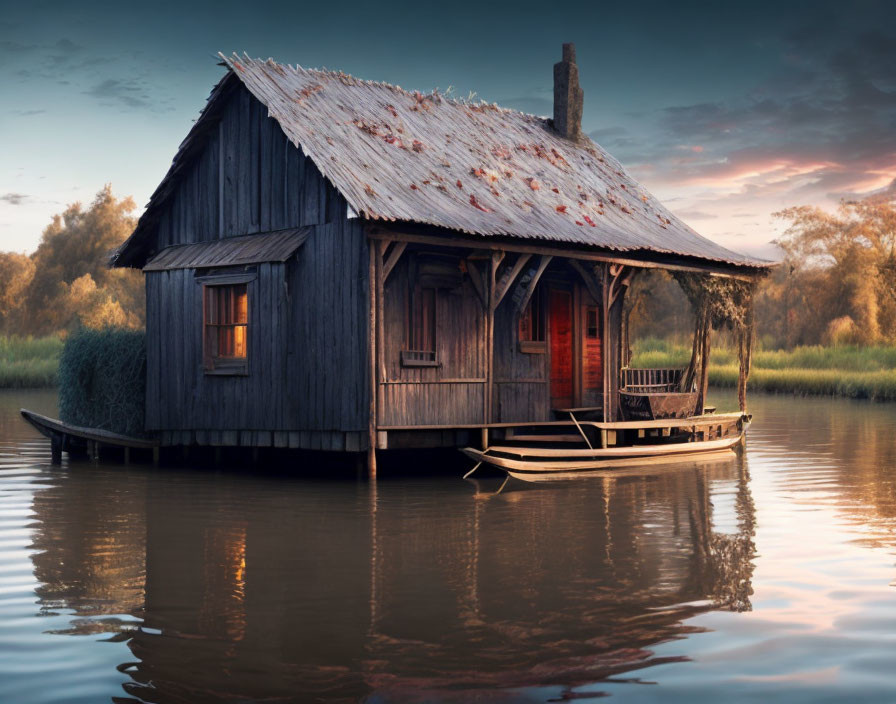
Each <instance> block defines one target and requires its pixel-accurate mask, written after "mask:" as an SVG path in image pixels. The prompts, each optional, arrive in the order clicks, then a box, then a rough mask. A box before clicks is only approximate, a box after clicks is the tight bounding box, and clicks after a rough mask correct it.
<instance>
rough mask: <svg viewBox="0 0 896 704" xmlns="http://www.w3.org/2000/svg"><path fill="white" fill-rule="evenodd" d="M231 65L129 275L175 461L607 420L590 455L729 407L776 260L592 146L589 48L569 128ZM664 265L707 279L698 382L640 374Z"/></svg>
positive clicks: (567, 65) (428, 442) (694, 368)
mask: <svg viewBox="0 0 896 704" xmlns="http://www.w3.org/2000/svg"><path fill="white" fill-rule="evenodd" d="M222 59H223V61H224V63H225V64H226V68H227V73H226V75H225V76H224V78H223V79H222V80H221V81H220V82H219V83H218V85H217V86H216V87H215V88H214V90H213V91H212V94H211V96H210V98H209V100H208V104H207V106H206V107H205V109H204V110H203V112H202V114H201V116H200V117H199V119H198V120H197V121H196V123H195V125H194V126H193V128H192V130H191V131H190V133H189V134H188V136H187V138H186V139H185V140H184V142H183V144H182V145H181V147H180V150H179V151H178V153H177V154H176V156H175V158H174V162H173V164H172V166H171V169H170V171H169V172H168V174H167V175H166V176H165V178H164V180H163V181H162V183H161V185H160V186H159V187H158V189H157V190H156V191H155V193H154V194H153V196H152V198H151V200H150V202H149V205H148V207H147V210H146V212H145V213H144V215H143V216H142V217H141V219H140V221H139V223H138V225H137V228H136V230H135V231H134V233H133V235H132V236H131V237H130V238H129V239H128V240H127V241H126V242H125V243H124V244H123V245H122V246H121V247H120V248H119V250H118V251H117V252H116V253H115V254H114V255H113V260H112V265H113V266H117V267H136V268H141V269H142V270H143V271H144V273H145V277H146V294H147V296H146V305H147V316H146V318H147V329H146V331H147V347H148V350H147V396H146V428H147V431H150V432H152V433H153V434H155V435H156V436H157V437H158V438H159V440H160V442H161V444H162V445H163V446H184V445H216V446H274V447H290V448H308V449H320V450H336V451H348V452H368V451H369V453H370V454H369V457H370V458H371V459H372V460H373V461H374V462H375V453H374V452H373V451H374V450H375V449H388V448H399V447H438V446H463V445H468V444H470V445H477V446H478V445H479V444H480V443H483V442H484V444H485V445H486V446H487V445H488V444H489V443H490V442H491V441H492V440H493V439H494V438H495V437H498V438H504V439H507V440H508V441H509V440H511V439H512V436H513V435H514V433H516V434H517V436H518V435H521V434H524V433H523V432H521V431H520V428H525V427H527V426H525V425H524V424H526V423H529V424H536V423H538V424H545V423H549V422H551V421H555V420H565V421H566V422H569V420H570V418H566V415H565V414H568V415H570V416H571V418H572V421H573V422H575V421H576V420H582V419H589V420H590V421H592V422H593V423H596V424H593V425H592V426H589V427H591V430H587V431H582V429H581V428H579V431H578V432H583V433H584V436H585V437H587V436H588V433H591V432H593V433H594V434H595V435H594V436H593V442H588V445H589V447H591V446H592V445H593V444H594V445H596V444H598V443H600V446H601V447H612V446H613V444H614V443H621V442H622V437H623V435H624V431H630V430H638V434H637V436H636V437H644V436H645V435H650V434H651V432H652V430H651V428H652V429H653V430H657V435H658V437H661V438H662V437H665V436H668V435H669V434H670V432H671V431H670V428H671V427H672V426H669V425H668V424H667V425H666V426H663V427H660V426H655V427H654V426H644V427H642V428H640V429H636V428H635V427H634V426H625V425H624V423H626V422H628V423H632V422H635V421H638V420H639V419H647V420H652V421H657V420H662V419H663V418H668V417H680V418H689V419H694V418H702V417H704V412H703V399H704V394H705V384H706V374H705V360H706V358H707V357H708V334H707V333H708V330H709V329H710V328H711V327H712V326H713V325H718V324H720V322H721V323H724V322H726V321H727V322H731V321H734V322H735V323H736V324H737V325H739V326H740V327H739V328H738V329H739V330H742V331H743V334H742V339H743V343H742V347H743V349H744V350H745V354H744V355H742V356H743V357H744V363H743V364H742V368H743V374H742V377H743V380H744V383H745V378H746V372H747V371H748V368H749V364H748V363H749V328H750V325H749V321H748V318H749V300H748V299H749V292H750V288H751V282H752V281H753V280H755V278H756V277H758V276H759V275H761V274H762V273H764V272H765V270H766V267H767V266H768V264H767V263H766V262H763V261H759V260H755V259H751V258H749V257H747V256H743V255H740V254H737V253H734V252H732V251H729V250H728V249H725V248H723V247H721V246H719V245H718V244H715V243H714V242H711V241H710V240H707V239H705V238H703V237H701V236H700V235H698V234H697V233H695V232H694V231H693V230H692V229H691V228H689V227H688V226H687V225H685V224H684V223H683V222H681V221H680V220H678V219H677V218H676V217H675V216H674V215H673V214H672V213H670V212H669V211H668V210H666V209H665V208H664V207H663V206H662V205H661V204H660V203H659V202H658V201H657V200H656V199H655V198H653V197H652V196H651V195H650V194H649V193H647V192H646V191H645V190H644V189H643V188H642V187H641V186H640V185H638V184H637V183H636V182H635V181H634V180H633V179H632V178H631V177H630V176H629V175H628V174H627V173H626V172H625V170H624V169H623V168H622V166H621V165H620V164H619V163H618V162H617V161H616V160H615V159H613V158H612V157H611V156H610V155H609V154H607V153H606V152H605V151H604V150H603V149H601V148H600V147H599V146H598V145H597V144H595V143H594V142H592V141H591V140H590V139H588V138H587V137H586V136H584V135H583V134H582V133H581V126H580V124H581V116H582V98H583V95H582V91H581V89H580V88H579V84H578V73H577V71H578V69H577V67H576V64H575V55H574V49H573V47H572V45H564V50H563V60H562V61H561V62H560V63H558V64H556V65H555V67H554V82H555V85H554V100H555V104H554V115H553V119H549V118H541V117H535V116H532V115H526V114H523V113H520V112H516V111H512V110H506V109H502V108H500V107H497V106H494V105H488V104H481V103H480V104H475V103H469V102H463V101H456V100H450V99H447V98H446V97H444V96H442V95H440V94H438V93H431V94H421V93H412V92H408V91H405V90H402V89H400V88H397V87H394V86H391V85H386V84H383V83H374V82H369V81H362V80H358V79H356V78H353V77H351V76H349V75H346V74H344V73H340V72H333V71H318V70H308V69H303V68H299V67H291V66H285V65H281V64H277V63H275V62H273V61H271V60H268V61H261V60H255V59H249V58H248V57H242V58H241V57H238V56H231V57H224V56H223V55H222ZM648 268H662V269H667V270H670V271H672V272H675V273H676V275H678V276H680V277H682V281H684V282H685V287H686V290H687V289H688V288H689V289H690V290H689V293H691V294H693V295H692V300H693V301H696V302H697V305H698V306H699V307H700V311H702V312H698V316H697V318H698V326H697V327H698V335H697V339H696V340H695V347H694V353H695V354H694V360H693V363H692V365H691V367H690V368H689V369H688V370H684V371H681V370H679V371H675V370H629V369H627V368H626V363H627V360H625V359H624V358H623V356H624V353H623V349H624V346H623V345H622V306H623V299H624V296H625V292H626V287H627V286H628V284H629V282H630V281H631V277H632V276H633V275H635V274H636V273H637V272H638V271H639V270H643V269H648ZM707 282H708V283H707ZM719 291H721V293H719ZM717 299H718V300H717ZM722 299H724V300H723V301H722V303H721V304H718V303H719V300H722ZM717 304H718V305H717ZM725 306H727V308H726V307H725ZM723 309H724V310H723ZM731 311H734V312H733V313H732V312H731ZM726 316H727V317H726ZM701 325H702V328H701ZM701 329H702V330H703V332H702V334H701V332H700V331H701ZM701 370H702V371H701ZM663 394H665V396H664V395H663ZM670 399H671V401H670ZM670 403H671V406H670V405H669V404H670ZM664 404H665V405H664ZM682 404H684V405H682ZM672 406H674V408H672ZM569 409H573V410H577V411H579V415H578V416H577V417H576V416H572V414H570V413H569ZM738 418H740V414H738ZM613 423H617V424H619V425H616V426H614V425H612V424H613ZM576 425H577V426H578V423H576ZM528 427H534V426H531V425H530V426H528ZM563 427H564V428H565V427H566V426H563ZM694 427H696V424H695V425H694ZM713 427H714V426H713ZM645 428H646V430H647V431H650V432H646V431H645ZM707 428H710V426H709V425H707ZM617 430H618V431H619V432H618V434H617V432H616V431H617ZM667 431H669V432H667ZM566 432H567V434H568V432H569V431H568V430H567V431H566ZM572 432H573V433H575V432H577V431H576V429H575V428H573V431H572ZM706 432H708V433H709V435H708V437H710V438H711V437H713V433H714V432H716V431H714V430H712V429H710V430H708V431H706ZM717 432H718V433H720V434H724V431H723V430H722V429H721V421H720V422H719V430H718V431H717ZM490 434H491V435H490ZM598 435H600V437H598ZM558 438H559V436H558ZM558 441H562V438H559V440H558Z"/></svg>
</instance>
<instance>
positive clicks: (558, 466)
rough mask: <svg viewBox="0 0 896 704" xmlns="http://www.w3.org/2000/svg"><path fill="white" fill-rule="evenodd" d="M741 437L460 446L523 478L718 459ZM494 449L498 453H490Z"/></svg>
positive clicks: (472, 455) (478, 459)
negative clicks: (580, 445) (579, 445)
mask: <svg viewBox="0 0 896 704" xmlns="http://www.w3.org/2000/svg"><path fill="white" fill-rule="evenodd" d="M742 439H743V433H742V432H741V433H738V434H735V435H731V436H729V437H725V438H719V439H716V440H701V441H697V442H682V443H666V444H661V445H633V446H630V447H608V448H595V449H588V450H568V449H554V448H540V447H505V446H496V447H489V448H488V449H487V450H477V449H475V448H472V447H465V448H463V449H461V452H463V453H464V454H465V455H466V456H467V457H469V458H471V459H473V460H475V461H476V462H483V463H485V464H490V465H492V466H493V467H497V468H499V469H501V470H503V471H505V472H507V473H508V474H509V475H510V476H512V477H515V478H516V479H522V480H524V481H530V482H533V481H547V480H551V479H567V478H570V477H579V476H587V475H589V474H592V473H593V474H598V475H599V474H600V473H601V471H602V470H607V469H617V468H620V467H637V466H652V465H659V464H671V463H681V462H689V461H693V460H696V459H700V460H719V459H724V458H726V457H732V456H733V455H734V448H735V447H736V446H737V445H738V444H739V443H740V442H741V440H742ZM493 453H497V454H493Z"/></svg>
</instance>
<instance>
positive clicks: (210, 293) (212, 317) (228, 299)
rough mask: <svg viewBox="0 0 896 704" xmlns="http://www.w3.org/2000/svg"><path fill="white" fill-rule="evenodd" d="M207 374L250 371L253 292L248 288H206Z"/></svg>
mask: <svg viewBox="0 0 896 704" xmlns="http://www.w3.org/2000/svg"><path fill="white" fill-rule="evenodd" d="M203 311H204V327H205V331H204V333H205V336H204V344H203V351H204V355H203V356H204V359H205V368H206V370H210V371H211V370H213V371H217V372H225V373H226V372H230V373H234V374H240V373H243V374H245V373H246V372H247V371H248V359H249V350H248V337H249V334H248V333H249V292H248V286H247V284H231V285H209V284H207V285H205V286H204V287H203Z"/></svg>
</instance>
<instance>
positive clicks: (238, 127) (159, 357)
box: [146, 88, 370, 450]
mask: <svg viewBox="0 0 896 704" xmlns="http://www.w3.org/2000/svg"><path fill="white" fill-rule="evenodd" d="M220 118H221V119H220V124H219V128H218V130H212V131H211V132H210V134H209V137H208V145H207V147H206V149H205V150H203V151H201V152H200V153H199V154H198V155H197V157H196V158H195V160H194V163H193V165H192V167H191V168H189V169H187V171H186V173H185V176H184V178H183V179H182V181H181V182H180V184H179V186H178V187H177V188H176V189H175V192H174V193H173V195H172V196H171V198H170V199H169V201H168V207H167V209H166V210H165V211H164V212H163V213H162V215H161V218H160V221H159V228H158V246H157V249H161V248H163V247H166V246H169V245H172V244H186V243H193V242H202V241H209V240H213V239H217V238H221V237H231V236H236V235H246V234H254V233H260V232H267V231H271V230H279V229H283V228H289V227H299V226H305V225H312V226H315V227H313V229H312V231H311V233H310V235H309V236H308V239H307V241H306V242H305V244H304V245H302V246H301V247H300V248H299V250H298V251H297V253H296V254H295V255H294V256H293V258H292V259H290V260H289V261H287V262H285V263H282V264H281V263H264V264H259V265H257V266H256V267H254V268H255V269H256V270H257V276H256V278H255V280H253V281H252V282H251V283H250V284H249V342H248V349H249V352H248V356H249V374H248V375H247V376H221V375H211V374H206V373H205V372H204V370H203V368H202V286H201V284H200V283H198V282H197V281H196V276H197V270H194V269H181V270H172V271H160V272H147V273H146V293H147V296H146V299H147V346H148V353H147V399H146V407H147V413H146V418H147V429H149V430H159V431H162V433H161V434H162V438H163V442H164V443H165V444H193V443H196V444H214V445H275V446H282V447H287V446H289V447H307V448H313V449H334V450H343V449H345V450H362V449H365V448H366V445H367V439H366V429H367V422H368V408H369V399H370V392H369V380H368V379H369V377H368V367H367V343H366V341H367V320H368V318H367V315H368V313H367V311H368V307H369V305H368V291H369V289H368V285H369V284H368V273H367V270H368V267H367V261H368V244H367V238H366V236H365V234H364V231H363V226H362V225H361V223H360V221H359V220H357V219H351V220H349V219H347V217H346V213H347V207H346V203H345V201H344V199H343V198H342V197H341V196H340V195H339V194H338V193H337V192H336V191H335V190H334V189H333V188H332V186H330V185H329V184H328V183H327V182H326V181H325V180H324V179H323V178H322V176H321V175H320V172H319V171H318V170H317V168H316V167H315V166H314V164H313V163H312V162H311V161H310V160H309V159H307V158H305V157H304V156H303V155H302V153H301V151H300V150H299V149H297V148H295V147H293V146H292V144H290V143H289V142H288V141H287V140H286V137H285V135H284V134H283V132H282V131H281V130H280V128H279V126H278V125H277V124H276V122H275V121H274V120H272V119H270V118H268V117H267V116H266V113H265V111H264V108H263V107H262V106H261V104H260V103H258V101H256V100H255V99H254V98H252V97H251V96H250V95H249V94H248V92H247V91H246V90H245V89H244V88H240V89H238V90H237V91H235V92H234V94H233V95H232V97H231V99H230V101H229V102H228V103H227V104H226V105H225V106H224V107H223V109H222V112H221V114H220ZM199 273H202V272H201V270H200V272H199Z"/></svg>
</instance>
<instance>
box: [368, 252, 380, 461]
mask: <svg viewBox="0 0 896 704" xmlns="http://www.w3.org/2000/svg"><path fill="white" fill-rule="evenodd" d="M367 246H368V254H369V257H368V259H369V261H368V266H367V277H368V296H369V299H370V307H369V311H368V331H367V332H368V339H367V352H368V363H369V367H368V369H369V373H370V408H369V415H368V422H367V473H368V475H369V477H370V478H371V479H376V423H377V418H376V407H377V391H378V388H379V383H378V379H377V363H376V359H377V345H376V339H377V334H376V333H377V325H376V311H377V295H376V290H377V286H376V283H377V282H376V279H377V276H376V273H377V266H376V260H377V257H378V248H379V242H377V241H375V240H371V239H368V240H367Z"/></svg>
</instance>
